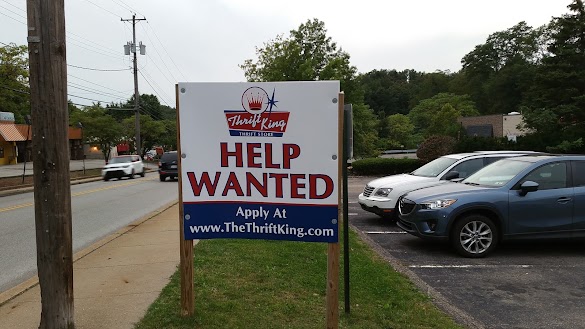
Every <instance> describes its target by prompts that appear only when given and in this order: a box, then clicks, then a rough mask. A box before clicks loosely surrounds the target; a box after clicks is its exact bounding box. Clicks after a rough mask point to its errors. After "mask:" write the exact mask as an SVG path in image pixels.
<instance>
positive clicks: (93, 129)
mask: <svg viewBox="0 0 585 329" xmlns="http://www.w3.org/2000/svg"><path fill="white" fill-rule="evenodd" d="M70 120H71V122H81V123H82V124H83V137H84V138H85V140H86V142H87V143H88V144H91V145H97V146H98V147H99V149H100V150H101V151H102V154H103V155H104V160H105V161H108V159H109V158H110V151H111V149H112V147H114V146H116V145H117V144H118V143H120V141H122V139H123V136H124V135H125V133H124V131H123V129H122V126H121V125H120V123H118V122H117V121H116V120H115V119H114V118H113V117H112V116H110V115H109V114H107V113H106V109H104V108H103V107H101V106H99V105H97V104H94V105H93V106H90V107H87V108H85V109H83V110H81V111H79V112H77V111H76V112H74V113H72V114H71V119H70Z"/></svg>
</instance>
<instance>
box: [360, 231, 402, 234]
mask: <svg viewBox="0 0 585 329" xmlns="http://www.w3.org/2000/svg"><path fill="white" fill-rule="evenodd" d="M366 234H406V232H404V231H371V232H366Z"/></svg>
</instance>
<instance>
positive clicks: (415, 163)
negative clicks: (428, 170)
mask: <svg viewBox="0 0 585 329" xmlns="http://www.w3.org/2000/svg"><path fill="white" fill-rule="evenodd" d="M351 165H352V173H353V174H356V175H376V176H377V175H386V176H387V175H396V174H403V173H407V172H411V171H413V170H415V169H416V168H418V167H420V166H421V162H420V161H419V160H418V159H407V158H404V159H392V158H371V159H363V160H357V161H354V162H353V163H352V164H351Z"/></svg>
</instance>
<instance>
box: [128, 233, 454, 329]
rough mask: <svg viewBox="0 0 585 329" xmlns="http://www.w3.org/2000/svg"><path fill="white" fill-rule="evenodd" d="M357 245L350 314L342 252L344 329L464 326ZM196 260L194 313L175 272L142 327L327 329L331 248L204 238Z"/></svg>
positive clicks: (352, 256)
mask: <svg viewBox="0 0 585 329" xmlns="http://www.w3.org/2000/svg"><path fill="white" fill-rule="evenodd" d="M340 236H342V235H341V233H340ZM350 247H351V251H350V265H351V267H350V292H351V299H350V302H351V313H350V314H349V315H347V314H345V312H344V310H343V305H344V292H343V251H342V253H341V259H340V261H341V266H340V271H339V272H340V279H339V286H340V287H339V290H340V293H339V307H340V310H339V314H340V319H339V327H340V328H356V329H357V328H363V329H375V328H380V329H382V328H383V329H389V328H461V327H460V326H459V325H457V324H456V323H454V322H453V320H451V318H449V317H448V316H447V315H445V314H444V313H442V312H441V311H440V310H438V309H437V308H436V307H435V306H434V305H433V304H432V303H431V301H430V300H429V298H428V297H426V296H425V295H424V294H422V293H421V292H419V291H418V290H417V289H416V287H415V286H414V285H413V284H412V283H411V282H410V281H409V280H408V279H407V278H406V277H404V276H403V275H402V274H400V273H397V272H396V271H394V270H393V269H392V268H391V267H390V266H389V264H388V263H387V262H385V261H384V260H383V259H382V258H381V257H379V256H378V255H377V254H375V253H374V252H373V251H372V250H371V249H370V248H369V247H368V246H367V245H366V244H365V243H363V242H362V241H361V240H359V238H358V237H357V235H356V234H355V233H354V232H350ZM194 255H195V258H194V263H195V267H194V280H195V315H194V316H192V317H185V318H183V317H181V316H180V283H179V273H178V272H176V273H175V274H174V275H173V276H172V278H171V281H170V283H169V284H168V285H167V286H166V287H165V288H164V289H163V291H162V292H161V294H160V296H159V297H158V299H157V300H156V301H155V302H154V303H153V304H152V305H151V306H150V308H149V310H148V312H147V314H146V315H145V317H144V318H143V319H142V320H141V321H140V323H138V324H137V325H136V328H137V329H146V328H153V329H154V328H156V329H161V328H165V329H167V328H222V329H223V328H262V329H264V328H266V329H268V328H274V329H281V328H291V329H293V328H294V329H303V328H307V329H309V328H310V329H314V328H325V288H326V285H325V282H326V277H327V245H326V244H324V243H304V242H282V241H265V240H223V239H220V240H203V241H201V242H199V244H197V245H196V246H195V253H194Z"/></svg>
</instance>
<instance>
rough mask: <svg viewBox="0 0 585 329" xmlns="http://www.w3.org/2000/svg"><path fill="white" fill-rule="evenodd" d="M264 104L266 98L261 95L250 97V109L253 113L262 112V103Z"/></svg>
mask: <svg viewBox="0 0 585 329" xmlns="http://www.w3.org/2000/svg"><path fill="white" fill-rule="evenodd" d="M263 102H264V98H263V97H262V96H261V95H257V96H256V97H254V95H252V96H250V97H248V108H249V109H250V110H252V111H260V110H262V103H263Z"/></svg>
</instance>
